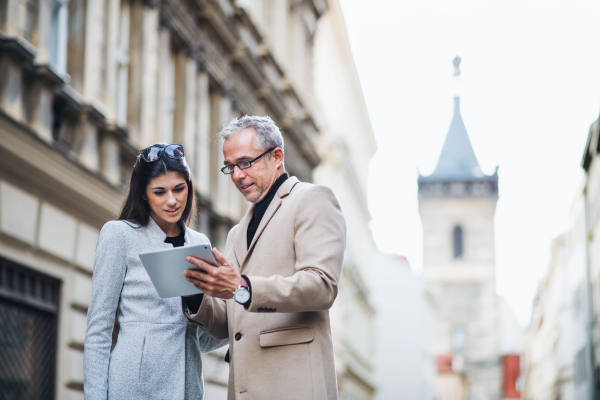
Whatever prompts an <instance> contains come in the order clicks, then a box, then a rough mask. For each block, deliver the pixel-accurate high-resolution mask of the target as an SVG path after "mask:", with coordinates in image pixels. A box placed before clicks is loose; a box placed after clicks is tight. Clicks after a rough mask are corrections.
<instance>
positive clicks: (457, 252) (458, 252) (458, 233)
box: [452, 226, 463, 259]
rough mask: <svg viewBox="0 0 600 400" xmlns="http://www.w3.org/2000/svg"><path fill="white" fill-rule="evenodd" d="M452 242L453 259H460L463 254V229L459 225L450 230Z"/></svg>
mask: <svg viewBox="0 0 600 400" xmlns="http://www.w3.org/2000/svg"><path fill="white" fill-rule="evenodd" d="M452 239H453V243H454V259H460V258H462V256H463V230H462V228H461V227H460V226H455V227H454V231H453V232H452Z"/></svg>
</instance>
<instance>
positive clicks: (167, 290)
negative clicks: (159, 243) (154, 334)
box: [139, 242, 219, 299]
mask: <svg viewBox="0 0 600 400" xmlns="http://www.w3.org/2000/svg"><path fill="white" fill-rule="evenodd" d="M187 256H194V257H198V258H199V259H201V260H202V261H204V262H207V263H209V264H211V265H214V266H218V265H219V263H218V262H217V260H216V259H215V256H214V254H213V253H212V250H211V246H210V242H209V243H207V244H199V245H195V246H182V247H175V248H173V249H166V250H159V251H152V252H149V253H140V254H139V257H140V260H142V264H143V265H144V268H146V272H148V275H149V276H150V279H151V280H152V284H153V285H154V288H155V289H156V291H157V292H158V295H159V296H160V297H161V298H163V299H164V298H166V297H176V296H187V295H190V294H199V293H202V291H201V290H198V289H196V287H195V286H194V284H193V283H191V282H188V281H187V280H185V276H184V275H183V271H185V270H186V269H195V267H196V266H195V265H194V264H191V263H189V262H188V261H187V260H186V259H185V258H186V257H187Z"/></svg>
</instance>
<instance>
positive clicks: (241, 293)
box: [233, 288, 250, 304]
mask: <svg viewBox="0 0 600 400" xmlns="http://www.w3.org/2000/svg"><path fill="white" fill-rule="evenodd" d="M233 298H234V300H235V301H237V302H238V303H240V304H244V303H246V302H247V301H248V300H250V292H249V291H248V289H245V288H240V289H238V290H236V291H235V293H234V294H233Z"/></svg>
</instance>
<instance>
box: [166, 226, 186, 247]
mask: <svg viewBox="0 0 600 400" xmlns="http://www.w3.org/2000/svg"><path fill="white" fill-rule="evenodd" d="M165 243H171V244H172V245H173V247H182V246H183V244H184V243H185V230H183V229H182V230H181V232H180V233H179V235H177V236H167V238H166V239H165Z"/></svg>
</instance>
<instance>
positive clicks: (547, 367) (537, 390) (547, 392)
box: [524, 234, 587, 400]
mask: <svg viewBox="0 0 600 400" xmlns="http://www.w3.org/2000/svg"><path fill="white" fill-rule="evenodd" d="M568 239H569V238H568V235H567V234H565V235H562V236H560V237H558V238H556V239H555V240H554V241H553V242H552V246H551V257H550V264H549V266H548V270H547V272H546V275H545V276H544V278H543V279H542V281H541V282H540V283H539V286H538V292H537V295H536V298H535V300H534V303H533V309H532V316H531V323H530V325H529V327H528V328H527V331H526V335H525V354H524V382H525V388H524V398H526V399H532V400H537V399H540V400H541V399H565V400H567V399H585V398H587V397H586V395H585V393H580V395H579V396H577V387H578V386H581V382H582V379H581V378H582V376H580V373H581V371H579V370H577V371H576V370H575V365H576V363H574V361H575V359H576V357H577V356H576V353H577V351H575V349H577V350H579V348H580V347H581V344H583V345H584V347H585V330H584V329H581V328H583V325H581V324H577V323H576V322H577V318H578V317H579V316H580V315H581V314H584V313H581V311H582V308H581V307H582V306H583V303H581V300H582V299H581V298H579V299H577V300H578V303H579V304H578V305H577V309H575V308H574V307H573V305H574V304H573V302H572V297H571V293H572V290H571V287H572V286H573V280H574V278H576V276H575V275H574V274H573V270H572V268H570V267H571V265H569V261H570V257H569V251H568V249H569V244H568ZM578 328H579V329H578ZM577 336H579V337H577ZM581 341H582V342H583V343H581ZM577 342H580V343H577ZM577 344H579V345H577ZM584 367H585V365H584ZM582 394H583V397H581V395H582Z"/></svg>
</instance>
